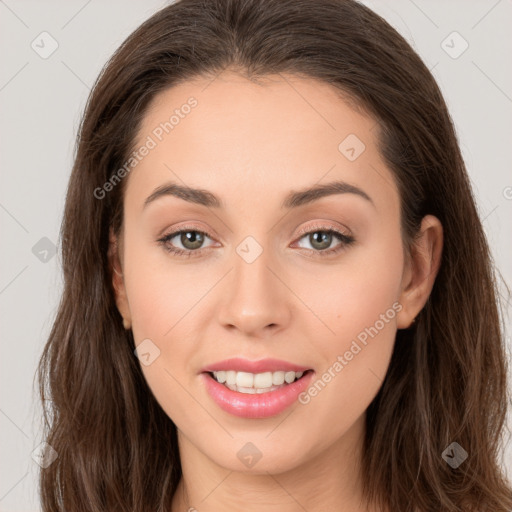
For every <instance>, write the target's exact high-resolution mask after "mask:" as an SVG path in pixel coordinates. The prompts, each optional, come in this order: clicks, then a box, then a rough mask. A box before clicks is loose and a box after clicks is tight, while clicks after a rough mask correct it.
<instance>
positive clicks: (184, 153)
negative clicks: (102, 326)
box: [114, 73, 422, 473]
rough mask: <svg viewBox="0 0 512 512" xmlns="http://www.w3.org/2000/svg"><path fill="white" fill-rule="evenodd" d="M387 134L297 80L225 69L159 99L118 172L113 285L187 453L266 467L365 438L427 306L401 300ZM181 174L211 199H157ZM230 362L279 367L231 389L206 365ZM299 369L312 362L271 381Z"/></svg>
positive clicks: (286, 465) (331, 95) (230, 464)
mask: <svg viewBox="0 0 512 512" xmlns="http://www.w3.org/2000/svg"><path fill="white" fill-rule="evenodd" d="M172 116H174V117H172ZM166 123H167V124H166ZM377 130H378V128H377V125H376V123H375V122H374V121H373V120H372V119H370V118H368V117H365V116H363V115H361V114H359V113H356V112H355V111H353V110H352V109H351V108H350V107H349V106H348V105H347V104H346V103H345V102H344V101H342V100H341V99H340V97H339V96H338V95H337V93H336V92H335V90H334V89H332V88H331V87H330V86H329V85H327V84H324V83H321V82H317V81H314V80H309V79H299V78H297V77H292V76H285V77H282V76H281V75H279V76H272V77H271V78H268V77H267V79H266V80H265V81H264V83H262V84H254V83H252V82H250V81H249V80H247V79H245V78H242V77H241V76H239V75H235V74H233V73H224V74H222V75H220V76H218V77H217V78H215V79H214V80H213V81H211V80H206V79H204V80H196V81H193V82H187V83H183V84H181V85H179V86H176V87H174V88H171V89H169V90H166V91H165V92H163V93H161V94H160V95H159V96H157V97H156V98H155V100H154V101H153V103H152V104H151V108H150V109H149V110H148V112H147V114H146V117H145V119H144V121H143V124H142V127H141V129H140V131H139V136H138V139H137V142H136V145H135V147H136V148H143V147H145V148H146V149H139V150H138V153H137V155H138V156H136V157H135V159H134V160H133V161H131V163H132V164H134V163H135V165H134V166H132V168H131V170H130V172H129V175H128V176H127V177H125V178H124V179H127V180H128V182H127V184H126V185H127V188H126V192H125V197H124V225H123V233H122V238H121V241H120V243H121V245H120V247H121V250H120V260H121V264H122V267H119V271H120V272H122V274H123V278H122V279H120V278H119V277H116V275H114V283H115V286H116V289H117V297H118V307H119V310H120V311H121V313H122V315H123V316H124V317H125V318H126V319H128V320H129V321H130V322H131V326H132V330H133V336H134V339H135V344H136V345H139V344H141V343H142V345H141V347H140V350H139V353H138V356H139V359H140V361H141V368H142V370H143V372H144V376H145V378H146V379H147V382H148V384H149V386H150V388H151V390H152V392H153V394H154V396H155V398H156V400H157V401H158V402H159V404H160V405H161V407H162V408H163V410H164V411H165V412H166V413H167V415H168V416H169V417H170V418H171V419H172V420H173V422H174V423H175V424H176V426H177V427H178V430H179V435H180V442H181V443H183V444H186V445H187V446H188V447H189V448H188V449H189V450H190V453H192V452H194V453H196V454H197V455H198V456H199V455H200V456H206V458H208V459H209V460H210V461H212V463H214V464H217V465H220V466H222V467H224V468H228V469H231V470H237V471H253V472H255V473H263V472H264V471H270V472H275V471H285V470H287V469H291V468H294V467H298V466H299V465H300V464H302V463H303V464H306V463H307V462H308V461H311V460H312V459H313V458H314V457H316V456H318V455H320V454H321V453H322V452H325V451H326V450H328V449H331V448H332V447H333V445H335V444H336V445H337V446H338V448H339V449H340V450H345V449H346V450H350V449H351V447H352V448H353V447H354V446H356V445H357V443H356V442H355V441H356V440H360V435H361V433H362V431H363V430H362V429H363V425H364V414H365V410H366V408H367V407H368V405H369V404H370V402H371V401H372V399H373V398H374V397H375V395H376V393H377V392H378V390H379V388H380V386H381V383H382V381H383V379H384V376H385V374H386V371H387V368H388V364H389V361H390V357H391V353H392V349H393V344H394V340H395V334H396V331H397V328H402V327H407V326H408V325H409V324H410V322H411V320H412V318H413V317H414V316H415V314H416V313H417V312H418V311H419V309H421V306H422V304H416V303H415V304H412V305H411V304H408V302H407V300H408V298H407V297H408V291H407V290H406V287H407V285H408V283H409V281H410V278H411V273H410V272H409V270H408V269H409V266H408V265H407V264H406V262H405V261H404V253H403V246H402V239H401V232H400V207H399V195H398V191H397V188H396V186H395V182H394V179H393V176H392V174H391V172H390V171H389V170H388V169H387V168H386V166H385V164H384V162H383V160H382V159H381V157H380V155H379V152H378V150H377V147H376V136H377ZM335 183H337V185H335ZM171 184H174V185H176V187H185V188H188V187H189V188H193V189H199V190H200V191H201V193H198V192H193V191H189V192H186V193H184V192H182V193H181V194H179V193H178V195H180V197H178V196H177V195H174V194H172V193H169V190H170V188H169V189H168V190H167V192H168V193H160V194H155V190H158V189H160V190H162V189H161V187H169V186H170V185H171ZM327 185H331V186H330V187H329V188H326V187H327ZM117 186H119V185H117ZM349 186H350V187H349ZM315 188H319V190H320V191H321V192H319V193H313V192H306V191H307V190H308V189H315ZM175 190H178V189H175ZM326 191H327V192H328V193H327V192H326ZM164 192H165V191H164ZM179 230H183V231H184V233H183V234H182V235H180V234H177V235H176V234H174V235H173V236H172V237H168V239H167V241H165V242H161V241H160V240H162V239H164V237H166V236H167V235H169V234H172V233H175V232H177V231H179ZM330 230H332V232H330ZM335 232H338V233H339V235H338V234H336V233H335ZM202 233H206V234H205V235H202ZM172 248H174V249H176V250H178V251H183V254H176V253H172V252H170V251H169V249H172ZM232 358H240V359H242V360H245V361H249V363H251V362H255V361H261V360H264V359H267V358H271V359H278V360H280V361H281V362H277V363H275V364H273V365H272V364H271V363H270V362H268V361H267V362H265V361H263V362H262V364H261V365H260V366H250V364H249V366H244V365H243V361H242V362H240V361H238V362H228V363H227V365H225V366H217V368H218V369H219V371H222V370H224V371H229V373H225V374H222V373H221V374H220V375H218V377H219V379H220V380H223V378H227V379H228V380H230V379H234V380H235V381H236V379H238V381H236V382H238V385H240V386H242V387H244V388H249V387H251V389H252V388H254V386H262V387H263V388H267V389H266V390H265V389H264V390H263V392H262V393H258V392H253V391H254V389H252V391H251V390H248V389H244V390H241V391H240V390H239V391H236V389H238V388H235V391H232V390H229V389H227V388H226V386H225V385H224V384H220V383H216V382H214V381H213V379H212V377H211V376H210V375H209V374H208V373H204V370H205V369H206V368H209V369H212V368H211V367H212V365H213V366H215V364H217V363H222V361H225V360H227V359H232ZM294 368H303V369H307V370H310V371H308V372H304V375H303V377H302V381H301V379H299V380H298V381H297V384H293V385H292V384H287V383H284V384H283V385H281V387H280V388H279V389H277V390H274V391H268V387H269V386H270V384H271V385H272V386H274V385H277V384H275V382H277V383H279V382H282V374H281V370H282V372H284V374H285V377H286V374H287V373H288V375H292V377H294V378H295V377H297V376H296V375H293V373H290V372H293V370H294ZM237 369H238V370H245V372H243V373H240V374H237V373H234V372H235V371H236V370H237ZM251 369H252V370H254V371H253V372H250V371H247V370H251ZM269 373H270V376H269ZM255 374H265V375H264V376H259V377H256V378H255V377H254V375H255ZM288 378H289V377H288ZM255 380H256V381H257V382H254V381H255ZM230 381H231V382H233V381H232V380H230ZM251 382H252V386H251ZM287 386H290V388H288V387H287ZM292 386H293V388H292ZM258 389H259V388H258ZM290 389H291V390H292V391H290ZM315 390H316V391H315ZM214 395H215V396H216V398H215V399H214V398H213V396H214ZM248 443H252V444H248ZM336 453H340V452H339V451H337V452H336ZM254 461H256V462H254ZM253 466H254V469H252V467H253Z"/></svg>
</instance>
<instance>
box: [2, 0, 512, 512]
mask: <svg viewBox="0 0 512 512" xmlns="http://www.w3.org/2000/svg"><path fill="white" fill-rule="evenodd" d="M166 3H167V2H163V1H156V0H152V1H146V2H144V3H143V2H140V1H139V2H136V1H134V0H131V1H126V0H125V1H123V2H121V1H112V0H109V1H108V2H107V1H103V2H102V1H100V0H89V1H85V0H81V1H69V0H68V1H40V0H39V1H15V0H5V1H1V0H0V45H1V48H2V66H1V69H0V108H1V113H2V115H1V118H0V141H1V142H0V144H1V148H0V168H1V178H0V179H1V187H0V226H1V236H2V250H1V251H0V308H1V309H0V311H1V313H0V314H1V323H0V325H1V329H2V331H1V333H2V338H1V351H2V352H1V357H0V433H1V435H0V464H1V466H0V512H6V511H9V512H22V511H34V510H39V504H38V489H37V470H38V468H39V467H38V466H37V463H36V461H35V460H34V459H33V458H32V453H33V451H34V450H36V452H35V453H37V447H38V446H39V445H40V444H41V441H42V439H41V429H40V426H39V425H40V424H39V421H40V418H39V415H40V407H39V404H38V398H37V394H36V388H35V385H34V386H33V378H34V372H35V367H36V364H37V361H38V358H39V356H40V352H41V350H42V348H43V345H44V343H45V341H46V338H47V336H48V334H49V331H50V328H51V324H52V320H53V318H54V315H55V312H56V308H57V304H58V300H59V295H60V292H61V289H62V282H61V276H60V260H59V256H58V255H55V256H54V255H53V253H52V248H53V247H54V245H57V244H59V243H60V241H59V240H58V234H59V228H60V222H61V215H62V211H63V206H64V197H65V190H66V186H67V181H68V178H69V174H70V170H71V165H72V156H73V149H74V142H75V135H76V131H77V127H78V123H79V119H80V116H81V113H82V111H83V108H84V106H85V101H86V98H87V95H88V93H89V90H90V87H91V85H92V84H93V82H94V80H95V79H96V77H97V75H98V73H99V72H100V69H101V67H102V66H103V64H104V63H105V62H106V60H107V59H108V57H109V56H110V55H111V54H112V52H113V51H114V50H115V49H116V48H117V47H118V46H119V45H120V43H121V42H122V41H123V40H124V39H125V38H126V37H127V36H128V35H129V34H130V32H131V31H133V30H134V29H135V28H136V27H137V26H138V25H139V24H140V23H141V22H142V21H144V20H145V19H147V18H148V17H149V16H150V15H151V14H152V13H154V12H155V11H156V10H158V9H159V8H161V7H163V6H164V5H165V4H166ZM363 3H365V4H367V5H368V6H370V7H371V8H373V9H374V10H375V11H377V12H378V13H379V14H381V15H382V16H383V17H384V18H385V19H387V20H388V21H389V22H390V23H391V24H392V25H393V26H394V27H395V28H396V29H397V30H398V31H399V32H400V33H401V34H402V35H404V37H405V38H406V39H407V40H408V41H409V42H410V43H411V44H412V46H413V47H414V48H415V49H416V50H417V51H418V53H419V54H420V55H421V57H422V58H423V59H424V61H425V62H426V64H427V65H428V66H429V68H431V69H432V72H433V74H434V76H435V77H436V79H437V81H438V83H439V85H440V87H441V89H442V91H443V94H444V95H445V98H446V100H447V102H448V105H449V108H450V111H451V114H452V117H453V120H454V122H455V125H456V129H457V133H458V136H459V140H460V144H461V148H462V151H463V155H464V158H465V161H466V164H467V167H468V171H469V174H470V176H471V181H472V183H473V186H474V191H475V194H476V196H477V201H478V207H479V211H480V214H481V218H482V219H483V224H484V227H485V230H486V233H487V236H488V239H489V242H490V244H491V247H492V251H493V255H494V258H495V262H496V266H497V268H498V269H499V270H500V272H501V274H502V276H503V278H504V279H505V281H506V282H507V283H508V284H509V286H510V284H511V283H512V241H511V239H512V237H511V236H510V235H511V229H510V228H511V224H512V175H511V171H510V169H511V168H512V167H511V160H512V154H511V151H510V146H511V144H512V117H511V112H512V69H511V66H510V62H511V60H510V59H511V55H512V40H511V38H510V37H509V34H510V27H511V26H512V2H511V1H510V0H499V1H496V0H474V1H467V0H464V1H463V0H459V1H455V0H450V1H440V0H438V1H426V0H394V1H391V0H389V1H364V2H363ZM454 31H456V32H457V33H458V34H460V36H459V35H457V34H455V35H453V34H452V33H453V32H454ZM42 32H48V33H49V34H50V35H49V36H48V35H43V36H40V34H41V33H42ZM53 41H56V43H54V42H53ZM443 41H445V42H444V43H443ZM464 41H467V44H468V45H469V46H468V48H467V49H466V51H464V52H463V53H462V54H460V55H459V53H460V52H461V50H463V49H464V46H465V43H464ZM52 44H54V45H55V44H58V48H57V49H56V50H55V51H54V53H52V54H51V55H49V56H47V55H44V52H49V50H51V48H52V46H51V45H52ZM32 46H34V48H33V47H32ZM41 54H43V56H45V57H47V58H42V56H41ZM454 57H456V58H454ZM503 294H504V293H503ZM509 312H510V309H507V317H506V319H505V320H506V322H507V326H508V327H507V332H508V337H507V340H508V350H510V345H511V342H510V332H511V330H510V316H509ZM507 439H508V437H507ZM511 445H512V443H508V445H507V448H506V451H505V459H504V461H503V465H504V467H505V469H506V470H507V472H508V474H510V472H511V470H512V446H511Z"/></svg>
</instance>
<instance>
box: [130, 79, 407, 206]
mask: <svg viewBox="0 0 512 512" xmlns="http://www.w3.org/2000/svg"><path fill="white" fill-rule="evenodd" d="M377 133H378V126H377V123H376V122H375V120H374V119H372V118H371V117H370V116H366V115H363V114H361V113H360V112H357V111H355V110H354V109H353V108H352V107H351V106H350V105H349V104H348V103H347V102H346V101H345V100H344V99H343V97H342V96H341V94H340V92H339V91H338V90H337V89H335V88H334V87H332V86H330V85H329V84H326V83H324V82H320V81H317V80H314V79H310V78H299V77H297V76H293V75H273V76H267V77H265V78H262V79H258V83H254V82H252V81H250V80H249V79H247V78H245V77H243V76H241V75H238V74H236V73H233V72H224V73H222V74H221V75H219V76H217V77H215V78H213V79H212V78H200V79H194V80H192V81H187V82H183V83H181V84H179V85H177V86H174V87H171V88H169V89H167V90H165V91H163V92H161V93H160V94H158V95H157V96H156V97H155V98H154V99H153V101H152V102H151V104H150V105H149V107H148V109H147V112H146V115H145V117H144V119H143V121H142V124H141V126H140V129H139V132H138V136H137V140H136V141H135V146H134V147H135V148H136V149H137V148H140V147H142V146H144V145H147V146H148V147H149V146H151V149H150V150H149V151H145V156H144V157H142V158H141V159H140V161H138V162H137V164H136V165H135V166H134V168H133V170H132V171H131V172H130V175H129V177H128V182H129V184H128V188H127V192H126V198H125V200H126V202H129V203H130V204H132V205H133V206H134V207H137V208H139V209H141V208H142V207H143V203H144V200H145V199H146V198H147V196H148V195H150V194H151V192H152V191H153V189H155V188H156V187H158V186H161V185H162V184H164V183H166V182H168V181H173V182H178V183H180V182H181V184H182V185H185V186H189V187H200V188H203V189H207V190H211V191H212V192H214V193H215V195H218V196H220V197H230V195H231V199H234V200H239V201H242V198H243V199H244V200H247V199H251V198H253V199H254V200H260V202H261V199H262V198H263V197H265V199H268V200H270V199H271V198H272V197H273V196H274V195H275V196H276V201H277V200H278V199H279V205H280V204H281V200H282V196H283V193H286V192H288V191H289V190H291V189H294V188H297V189H300V188H304V187H308V186H311V185H313V184H315V183H320V182H324V181H326V182H327V181H332V180H338V179H342V180H344V181H346V182H348V183H350V184H353V185H355V186H359V187H361V188H365V190H366V191H367V192H368V194H369V195H380V196H383V195H384V196H386V194H387V197H384V198H382V201H383V202H385V201H387V202H389V200H390V199H391V196H393V195H394V196H395V197H394V199H396V198H397V190H396V187H394V180H393V177H392V175H391V173H390V172H389V171H388V170H387V169H386V168H385V166H384V163H383V162H382V160H381V157H380V154H379V152H378V150H377V146H376V142H377V140H376V137H377ZM383 185H385V186H386V188H387V189H388V190H387V191H386V190H384V191H383ZM372 192H373V194H372ZM383 192H384V194H383ZM262 194H264V196H262ZM377 202H378V199H377ZM276 204H277V203H276Z"/></svg>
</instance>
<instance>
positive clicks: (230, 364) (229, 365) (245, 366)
mask: <svg viewBox="0 0 512 512" xmlns="http://www.w3.org/2000/svg"><path fill="white" fill-rule="evenodd" d="M228 370H234V371H236V372H248V373H265V372H278V371H285V372H305V371H307V370H311V368H308V367H307V366H300V365H297V364H294V363H289V362H288V361H282V360H280V359H260V360H258V361H250V360H249V359H242V358H241V357H233V358H231V359H225V360H224V361H219V362H217V363H213V364H210V365H208V366H205V367H204V368H203V369H202V370H201V373H205V372H218V371H228Z"/></svg>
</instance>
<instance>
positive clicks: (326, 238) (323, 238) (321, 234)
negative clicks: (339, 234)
mask: <svg viewBox="0 0 512 512" xmlns="http://www.w3.org/2000/svg"><path fill="white" fill-rule="evenodd" d="M310 236H311V237H312V241H311V245H312V246H313V247H315V244H317V243H319V245H320V246H317V248H318V249H326V248H328V247H329V245H331V237H332V235H331V234H330V233H326V232H325V231H316V232H315V233H312V234H311V235H310ZM318 239H320V242H318Z"/></svg>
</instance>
